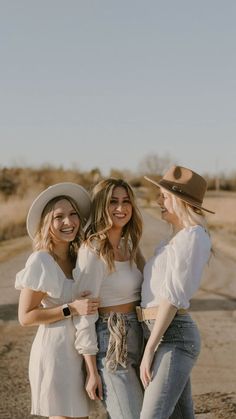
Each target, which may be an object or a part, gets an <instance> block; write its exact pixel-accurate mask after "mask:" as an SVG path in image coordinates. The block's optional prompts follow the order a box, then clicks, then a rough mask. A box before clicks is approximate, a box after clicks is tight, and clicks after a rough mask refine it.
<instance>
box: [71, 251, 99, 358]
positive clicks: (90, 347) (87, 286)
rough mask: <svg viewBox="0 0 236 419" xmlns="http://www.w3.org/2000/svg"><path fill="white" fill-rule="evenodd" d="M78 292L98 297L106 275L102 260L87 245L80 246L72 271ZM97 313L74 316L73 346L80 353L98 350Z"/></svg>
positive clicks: (92, 353) (92, 352)
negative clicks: (87, 292) (74, 337)
mask: <svg viewBox="0 0 236 419" xmlns="http://www.w3.org/2000/svg"><path fill="white" fill-rule="evenodd" d="M73 276H74V279H75V281H76V282H77V290H78V292H82V291H85V290H87V291H90V292H91V295H92V296H93V297H99V295H100V289H101V285H102V282H103V280H104V278H105V276H106V267H105V264H104V262H103V261H102V260H101V259H100V258H99V257H98V256H97V254H96V252H95V251H93V250H92V249H91V248H89V247H88V246H85V245H83V246H81V247H80V249H79V252H78V258H77V262H76V267H75V269H74V272H73ZM97 319H98V314H95V315H88V316H74V317H73V322H74V325H75V328H76V339H75V348H76V349H77V351H78V352H79V353H80V354H90V355H95V354H96V353H97V351H98V346H97V334H96V328H95V323H96V321H97Z"/></svg>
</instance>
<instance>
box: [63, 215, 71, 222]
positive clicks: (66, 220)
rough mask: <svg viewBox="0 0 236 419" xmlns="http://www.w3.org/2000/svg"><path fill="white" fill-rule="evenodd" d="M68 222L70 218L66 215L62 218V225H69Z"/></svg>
mask: <svg viewBox="0 0 236 419" xmlns="http://www.w3.org/2000/svg"><path fill="white" fill-rule="evenodd" d="M70 222H71V220H70V216H69V215H66V216H65V217H64V218H63V223H64V224H70Z"/></svg>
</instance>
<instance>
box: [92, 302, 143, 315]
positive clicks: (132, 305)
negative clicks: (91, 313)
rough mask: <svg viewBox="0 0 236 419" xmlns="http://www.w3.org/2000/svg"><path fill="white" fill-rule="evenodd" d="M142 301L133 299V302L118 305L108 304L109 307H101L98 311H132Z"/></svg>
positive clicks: (104, 312) (102, 312)
mask: <svg viewBox="0 0 236 419" xmlns="http://www.w3.org/2000/svg"><path fill="white" fill-rule="evenodd" d="M139 303H140V301H132V303H127V304H119V305H116V306H108V307H99V309H98V311H99V313H100V314H106V313H111V312H115V313H131V312H132V311H135V307H136V306H137V305H139Z"/></svg>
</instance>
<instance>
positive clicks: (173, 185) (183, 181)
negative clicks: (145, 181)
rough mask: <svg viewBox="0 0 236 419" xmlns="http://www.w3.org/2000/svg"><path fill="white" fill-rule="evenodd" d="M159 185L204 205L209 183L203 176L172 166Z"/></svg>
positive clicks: (184, 168)
mask: <svg viewBox="0 0 236 419" xmlns="http://www.w3.org/2000/svg"><path fill="white" fill-rule="evenodd" d="M159 184H160V186H163V187H165V188H167V189H169V190H170V191H173V192H177V193H179V195H180V196H181V195H183V196H185V197H188V198H190V199H191V200H193V201H195V202H196V203H199V204H202V202H203V198H204V195H205V192H206V189H207V182H206V180H205V179H204V178H203V177H202V176H200V175H199V174H197V173H195V172H194V171H193V170H191V169H187V168H186V167H181V166H172V167H171V168H170V169H169V170H168V171H167V172H166V173H165V175H164V176H163V178H162V179H161V180H160V182H159Z"/></svg>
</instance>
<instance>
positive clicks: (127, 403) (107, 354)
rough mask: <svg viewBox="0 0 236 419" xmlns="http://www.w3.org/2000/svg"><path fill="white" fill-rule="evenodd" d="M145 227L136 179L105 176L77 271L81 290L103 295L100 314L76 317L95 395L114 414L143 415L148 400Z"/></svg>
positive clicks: (128, 418)
mask: <svg viewBox="0 0 236 419" xmlns="http://www.w3.org/2000/svg"><path fill="white" fill-rule="evenodd" d="M141 233H142V220H141V216H140V213H139V210H138V208H137V205H136V202H135V197H134V193H133V191H132V189H131V187H130V185H129V184H128V183H127V182H125V181H124V180H121V179H114V178H108V179H106V180H103V181H101V182H99V183H98V184H97V185H96V186H95V187H94V189H93V191H92V210H91V223H90V226H89V227H88V229H87V232H86V240H85V243H84V245H83V246H82V247H81V248H80V250H79V252H78V259H77V265H76V268H75V271H74V274H75V276H76V277H77V278H78V289H79V291H80V292H82V291H83V290H86V289H89V290H90V291H91V292H92V294H93V295H94V296H96V297H99V299H100V306H99V307H100V308H99V315H95V316H93V315H92V316H82V317H80V318H77V319H74V320H75V322H74V324H75V325H76V328H77V333H76V342H75V346H76V349H77V350H78V352H79V353H80V354H83V356H84V358H85V362H86V367H87V373H88V378H87V383H86V390H87V392H88V395H89V397H90V398H91V399H98V398H100V399H103V402H104V404H105V407H106V409H107V412H108V415H109V418H112V419H139V416H140V411H141V406H142V399H143V389H142V385H141V382H140V379H139V373H138V367H139V363H140V359H141V354H142V348H143V344H142V343H143V338H142V327H141V324H140V323H139V322H138V320H137V315H136V311H135V307H136V305H137V304H140V297H141V284H142V269H143V265H144V260H143V258H142V255H141V253H140V251H139V249H138V245H139V240H140V237H141ZM95 323H96V324H95Z"/></svg>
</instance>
